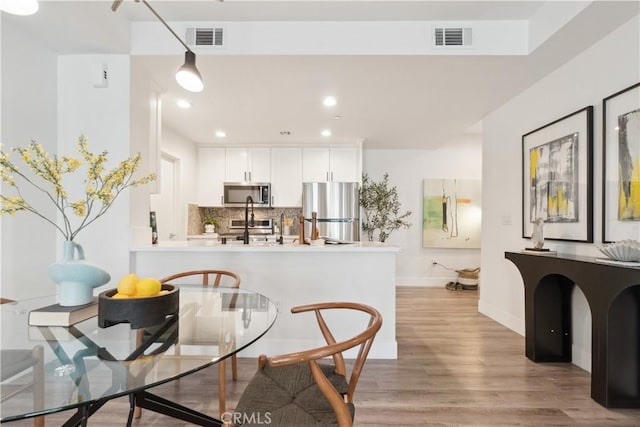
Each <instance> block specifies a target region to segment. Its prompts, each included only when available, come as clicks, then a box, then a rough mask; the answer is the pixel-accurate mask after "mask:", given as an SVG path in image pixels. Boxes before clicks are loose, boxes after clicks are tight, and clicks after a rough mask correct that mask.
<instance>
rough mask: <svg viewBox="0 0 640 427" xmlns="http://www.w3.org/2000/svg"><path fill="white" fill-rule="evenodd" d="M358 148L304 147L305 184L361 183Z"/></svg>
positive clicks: (303, 173)
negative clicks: (328, 182) (331, 182)
mask: <svg viewBox="0 0 640 427" xmlns="http://www.w3.org/2000/svg"><path fill="white" fill-rule="evenodd" d="M358 153H359V152H358V148H357V147H330V148H329V147H304V148H303V149H302V180H303V182H325V181H341V182H359V181H360V177H359V176H358V170H359V169H358V165H359V161H358Z"/></svg>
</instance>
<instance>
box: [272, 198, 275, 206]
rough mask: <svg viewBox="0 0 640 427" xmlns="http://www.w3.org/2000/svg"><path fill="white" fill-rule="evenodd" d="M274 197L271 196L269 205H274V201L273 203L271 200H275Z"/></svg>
mask: <svg viewBox="0 0 640 427" xmlns="http://www.w3.org/2000/svg"><path fill="white" fill-rule="evenodd" d="M274 197H275V196H271V206H273V205H274V203H273V201H274V200H275V199H274Z"/></svg>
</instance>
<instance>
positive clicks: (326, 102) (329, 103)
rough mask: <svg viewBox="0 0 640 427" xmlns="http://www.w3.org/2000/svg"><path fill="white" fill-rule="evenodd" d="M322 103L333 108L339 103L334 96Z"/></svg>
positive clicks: (326, 98) (327, 97) (328, 97)
mask: <svg viewBox="0 0 640 427" xmlns="http://www.w3.org/2000/svg"><path fill="white" fill-rule="evenodd" d="M322 103H323V104H324V106H325V107H333V106H334V105H336V104H337V103H338V101H336V98H335V97H334V96H326V97H325V98H324V99H323V100H322Z"/></svg>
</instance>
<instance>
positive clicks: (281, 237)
mask: <svg viewBox="0 0 640 427" xmlns="http://www.w3.org/2000/svg"><path fill="white" fill-rule="evenodd" d="M283 228H284V212H282V213H281V214H280V237H279V238H278V243H280V244H281V245H284V235H283V234H282V229H283Z"/></svg>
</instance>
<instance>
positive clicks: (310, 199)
mask: <svg viewBox="0 0 640 427" xmlns="http://www.w3.org/2000/svg"><path fill="white" fill-rule="evenodd" d="M313 212H316V213H317V226H318V232H319V233H320V237H326V238H329V239H331V240H335V241H339V242H353V241H358V240H360V203H359V196H358V183H357V182H305V183H303V184H302V215H304V217H305V219H306V221H305V228H304V235H305V237H310V236H311V217H312V213H313Z"/></svg>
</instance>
